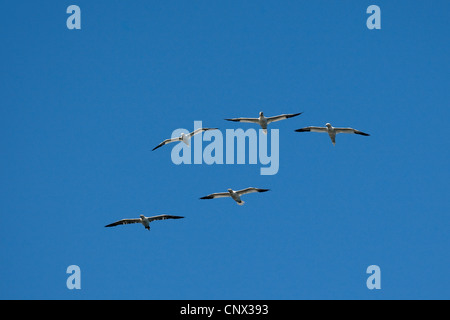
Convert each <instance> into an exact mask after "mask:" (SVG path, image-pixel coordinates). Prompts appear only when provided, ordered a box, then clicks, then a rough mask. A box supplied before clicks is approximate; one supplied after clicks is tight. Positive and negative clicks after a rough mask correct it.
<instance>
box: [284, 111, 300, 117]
mask: <svg viewBox="0 0 450 320" xmlns="http://www.w3.org/2000/svg"><path fill="white" fill-rule="evenodd" d="M302 113H303V112H299V113H294V114H291V115H290V116H288V117H287V118H293V117H296V116H299V115H301V114H302Z"/></svg>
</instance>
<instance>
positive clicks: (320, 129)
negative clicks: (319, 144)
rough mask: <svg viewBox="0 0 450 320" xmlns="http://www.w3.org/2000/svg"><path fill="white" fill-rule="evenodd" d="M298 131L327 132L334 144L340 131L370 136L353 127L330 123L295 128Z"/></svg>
mask: <svg viewBox="0 0 450 320" xmlns="http://www.w3.org/2000/svg"><path fill="white" fill-rule="evenodd" d="M295 131H296V132H326V133H328V135H329V136H330V139H331V142H332V143H333V145H336V135H337V134H338V133H354V134H359V135H362V136H370V134H368V133H365V132H362V131H359V130H356V129H353V128H335V127H333V126H332V125H331V124H330V123H327V124H326V125H325V127H306V128H301V129H297V130H295Z"/></svg>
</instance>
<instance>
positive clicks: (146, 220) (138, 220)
mask: <svg viewBox="0 0 450 320" xmlns="http://www.w3.org/2000/svg"><path fill="white" fill-rule="evenodd" d="M139 216H140V218H136V219H122V220H119V221H116V222H114V223H111V224H108V225H107V226H105V227H107V228H108V227H115V226H119V225H122V224H132V223H142V224H143V225H144V227H145V229H147V230H148V231H150V222H152V221H155V220H166V219H182V218H184V217H179V216H171V215H168V214H162V215H159V216H154V217H146V216H144V215H143V214H141V215H139Z"/></svg>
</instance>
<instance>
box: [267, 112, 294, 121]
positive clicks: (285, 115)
mask: <svg viewBox="0 0 450 320" xmlns="http://www.w3.org/2000/svg"><path fill="white" fill-rule="evenodd" d="M302 113H303V112H300V113H292V114H281V115H279V116H274V117H269V118H267V123H268V124H269V123H271V122H276V121H280V120H284V119H289V118H293V117H296V116H299V115H301V114H302Z"/></svg>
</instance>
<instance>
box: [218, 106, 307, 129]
mask: <svg viewBox="0 0 450 320" xmlns="http://www.w3.org/2000/svg"><path fill="white" fill-rule="evenodd" d="M302 113H303V112H300V113H294V114H282V115H279V116H274V117H268V118H266V117H264V113H263V112H262V111H261V112H260V113H259V118H233V119H225V120H227V121H234V122H247V123H257V124H259V125H260V126H261V128H262V129H263V132H264V133H265V134H267V125H268V124H270V123H272V122H276V121H280V120H284V119H289V118H292V117H296V116H298V115H301V114H302Z"/></svg>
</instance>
